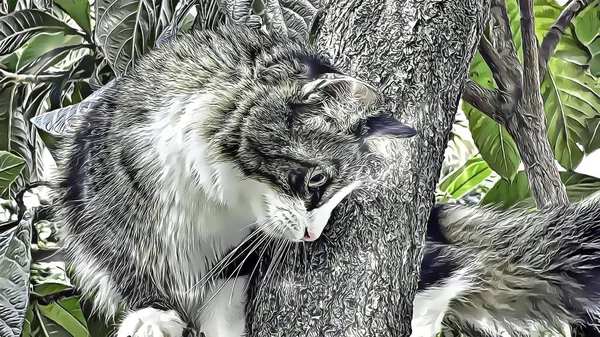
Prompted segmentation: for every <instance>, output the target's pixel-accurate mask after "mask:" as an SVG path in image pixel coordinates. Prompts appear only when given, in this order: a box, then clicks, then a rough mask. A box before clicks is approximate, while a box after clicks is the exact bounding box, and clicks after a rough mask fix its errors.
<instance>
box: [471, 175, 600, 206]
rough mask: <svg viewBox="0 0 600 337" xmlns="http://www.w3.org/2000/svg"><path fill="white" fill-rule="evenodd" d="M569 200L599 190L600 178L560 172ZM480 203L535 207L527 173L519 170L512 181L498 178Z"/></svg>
mask: <svg viewBox="0 0 600 337" xmlns="http://www.w3.org/2000/svg"><path fill="white" fill-rule="evenodd" d="M560 179H561V180H562V182H563V183H564V184H565V186H566V188H567V195H568V196H569V200H570V201H578V200H581V199H583V198H584V197H586V196H588V195H591V194H593V193H594V192H596V191H598V190H600V179H598V178H595V177H591V176H588V175H585V174H581V173H575V172H560ZM480 204H481V205H488V204H497V205H499V206H500V207H501V208H503V209H507V208H510V207H512V206H516V205H518V206H519V207H532V206H533V207H535V201H534V200H533V198H532V197H531V191H530V189H529V182H528V180H527V174H526V173H525V172H524V171H519V173H518V174H517V175H516V177H515V179H514V180H513V181H512V182H507V181H506V180H502V179H501V180H499V181H498V182H497V183H496V184H495V185H494V186H493V187H492V188H491V189H490V190H489V191H488V192H487V194H486V195H485V196H484V197H483V199H481V202H480Z"/></svg>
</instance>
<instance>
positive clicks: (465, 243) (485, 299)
mask: <svg viewBox="0 0 600 337" xmlns="http://www.w3.org/2000/svg"><path fill="white" fill-rule="evenodd" d="M442 319H445V320H446V322H447V323H449V324H450V325H452V326H458V327H464V328H467V329H469V330H472V327H473V326H479V327H480V329H481V331H480V332H481V333H482V334H483V331H486V332H487V333H486V334H495V333H496V332H497V331H498V330H499V329H502V330H506V331H507V332H509V333H510V334H511V335H513V336H514V335H523V334H525V335H528V332H529V331H531V329H532V328H538V329H539V328H545V329H550V330H554V331H558V332H560V331H564V327H565V326H566V325H571V324H579V325H585V326H589V325H590V324H591V325H595V324H596V323H597V322H598V320H599V319H600V193H596V194H594V195H592V196H590V197H588V198H587V199H585V200H583V201H580V202H577V203H574V204H572V205H570V206H568V207H566V208H563V209H555V210H550V211H543V212H526V211H523V210H510V211H501V210H497V209H494V208H490V207H476V206H462V205H450V204H444V205H438V206H436V207H435V208H434V210H433V212H432V214H431V217H430V220H429V223H428V228H427V242H426V248H425V252H424V259H423V264H422V272H421V281H420V283H419V292H418V294H417V296H416V298H415V306H414V319H413V336H414V337H417V336H419V337H421V336H422V337H431V336H434V335H435V333H437V332H439V329H440V328H441V323H442ZM588 330H589V328H588Z"/></svg>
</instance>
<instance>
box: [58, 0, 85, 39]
mask: <svg viewBox="0 0 600 337" xmlns="http://www.w3.org/2000/svg"><path fill="white" fill-rule="evenodd" d="M54 4H55V5H58V6H59V7H60V8H61V9H62V10H63V11H65V12H66V13H67V14H69V16H70V17H71V18H72V19H73V20H74V21H75V22H77V24H78V25H79V27H81V28H82V29H83V31H84V32H86V34H88V36H91V35H92V21H91V16H90V2H89V0H54Z"/></svg>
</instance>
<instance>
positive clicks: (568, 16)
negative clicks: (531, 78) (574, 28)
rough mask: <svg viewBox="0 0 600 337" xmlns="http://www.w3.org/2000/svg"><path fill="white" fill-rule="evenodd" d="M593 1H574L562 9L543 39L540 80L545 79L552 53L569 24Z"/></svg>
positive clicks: (540, 56)
mask: <svg viewBox="0 0 600 337" xmlns="http://www.w3.org/2000/svg"><path fill="white" fill-rule="evenodd" d="M592 2H594V0H574V1H572V2H571V3H570V4H569V5H568V6H567V7H566V8H565V9H564V10H563V11H562V13H560V16H559V17H558V19H556V22H554V24H553V25H552V27H551V28H550V30H549V31H548V33H547V34H546V36H544V40H543V41H542V45H541V46H540V52H539V63H540V71H539V75H540V82H541V81H542V80H543V79H544V75H546V69H547V67H548V61H549V60H550V57H551V56H552V54H554V49H556V46H557V45H558V42H559V41H560V38H561V37H562V36H563V35H564V34H565V31H566V28H567V26H568V25H569V23H570V22H571V20H573V18H574V17H576V16H577V15H578V14H579V13H581V12H582V11H583V10H584V9H585V8H586V7H587V6H588V5H590V4H591V3H592Z"/></svg>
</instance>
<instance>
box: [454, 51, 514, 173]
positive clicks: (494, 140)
mask: <svg viewBox="0 0 600 337" xmlns="http://www.w3.org/2000/svg"><path fill="white" fill-rule="evenodd" d="M469 76H470V78H471V79H472V80H474V81H476V82H478V83H479V84H481V85H482V86H484V87H486V88H493V80H492V72H491V70H490V68H489V67H488V66H487V64H486V63H485V61H484V60H483V58H482V57H481V55H479V54H477V55H475V58H474V59H473V62H472V63H471V69H470V71H469ZM463 111H464V112H465V115H467V118H468V119H469V129H470V130H471V134H472V136H473V141H474V142H475V145H476V146H477V148H478V149H479V153H480V154H481V157H482V158H483V159H484V160H485V161H486V162H487V163H488V165H489V166H490V167H491V168H492V170H494V171H495V172H496V173H498V174H499V175H500V176H501V177H503V178H504V179H508V180H511V179H512V178H513V177H514V176H515V174H517V170H518V169H519V164H520V163H521V158H520V157H519V153H518V151H517V145H516V144H515V142H514V141H513V139H512V138H511V137H510V135H509V134H508V132H507V131H506V130H505V129H504V128H503V127H502V126H500V124H498V123H496V122H494V121H493V120H492V119H491V118H489V117H488V116H486V115H484V114H483V113H481V112H480V111H479V110H477V109H475V108H474V107H473V106H471V105H470V104H468V103H467V102H464V101H463Z"/></svg>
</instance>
